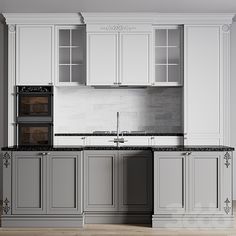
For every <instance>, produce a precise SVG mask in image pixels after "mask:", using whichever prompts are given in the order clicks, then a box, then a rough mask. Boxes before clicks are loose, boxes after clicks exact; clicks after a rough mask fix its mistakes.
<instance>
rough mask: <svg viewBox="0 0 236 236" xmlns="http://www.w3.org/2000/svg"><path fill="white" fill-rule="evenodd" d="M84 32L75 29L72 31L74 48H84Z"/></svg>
mask: <svg viewBox="0 0 236 236" xmlns="http://www.w3.org/2000/svg"><path fill="white" fill-rule="evenodd" d="M83 33H84V32H83V30H82V29H73V30H72V31H71V34H72V46H80V47H81V46H83V40H84V35H83Z"/></svg>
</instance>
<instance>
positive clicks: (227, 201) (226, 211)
mask: <svg viewBox="0 0 236 236" xmlns="http://www.w3.org/2000/svg"><path fill="white" fill-rule="evenodd" d="M224 203H225V207H224V210H225V213H226V214H227V215H228V214H229V213H230V210H231V207H230V206H229V204H230V200H229V199H228V198H226V200H225V201H224Z"/></svg>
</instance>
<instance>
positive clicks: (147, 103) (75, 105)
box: [54, 87, 183, 133]
mask: <svg viewBox="0 0 236 236" xmlns="http://www.w3.org/2000/svg"><path fill="white" fill-rule="evenodd" d="M55 98H56V99H54V101H55V103H54V110H55V113H54V131H55V133H82V132H93V131H98V130H99V131H101V130H108V131H112V130H116V112H117V111H119V112H120V130H123V131H147V132H167V133H168V132H170V133H171V132H183V88H181V87H176V88H171V87H166V88H139V89H137V88H119V89H112V88H107V89H104V88H103V89H101V88H91V87H85V88H77V87H70V88H66V87H57V88H55Z"/></svg>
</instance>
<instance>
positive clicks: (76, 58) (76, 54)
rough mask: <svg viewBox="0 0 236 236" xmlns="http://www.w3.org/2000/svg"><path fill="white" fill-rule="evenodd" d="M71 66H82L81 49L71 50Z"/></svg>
mask: <svg viewBox="0 0 236 236" xmlns="http://www.w3.org/2000/svg"><path fill="white" fill-rule="evenodd" d="M72 64H83V51H82V48H81V47H78V48H72Z"/></svg>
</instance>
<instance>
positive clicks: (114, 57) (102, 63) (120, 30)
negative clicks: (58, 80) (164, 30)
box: [87, 25, 152, 86]
mask: <svg viewBox="0 0 236 236" xmlns="http://www.w3.org/2000/svg"><path fill="white" fill-rule="evenodd" d="M151 42H152V31H151V25H150V26H149V25H144V26H141V27H140V26H138V25H114V26H113V27H112V26H110V25H88V26H87V85H91V86H99V85H101V86H112V85H124V86H126V85H137V86H147V85H150V79H151V76H150V68H151Z"/></svg>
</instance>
